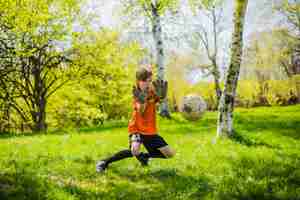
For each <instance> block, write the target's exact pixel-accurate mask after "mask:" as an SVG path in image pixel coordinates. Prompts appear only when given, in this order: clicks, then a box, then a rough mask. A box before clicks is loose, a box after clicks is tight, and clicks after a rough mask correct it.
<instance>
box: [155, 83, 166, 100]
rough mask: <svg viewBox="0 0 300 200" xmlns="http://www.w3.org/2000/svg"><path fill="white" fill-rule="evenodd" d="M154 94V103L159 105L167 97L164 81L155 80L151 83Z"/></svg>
mask: <svg viewBox="0 0 300 200" xmlns="http://www.w3.org/2000/svg"><path fill="white" fill-rule="evenodd" d="M153 86H154V92H155V95H156V98H155V102H156V103H158V102H159V103H160V102H162V101H163V99H165V98H166V96H167V91H168V82H167V81H164V80H155V81H153Z"/></svg>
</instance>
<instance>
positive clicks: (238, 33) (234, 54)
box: [217, 0, 248, 137]
mask: <svg viewBox="0 0 300 200" xmlns="http://www.w3.org/2000/svg"><path fill="white" fill-rule="evenodd" d="M247 4H248V0H235V13H234V30H233V34H232V41H231V46H232V49H231V60H230V65H229V68H228V71H227V74H226V77H225V87H224V91H223V92H222V96H221V99H220V103H219V108H218V110H219V115H218V127H217V137H220V136H232V135H233V133H234V130H233V110H234V99H235V95H236V88H237V85H238V78H239V72H240V65H241V58H242V51H243V30H244V29H243V27H244V19H245V15H246V10H247Z"/></svg>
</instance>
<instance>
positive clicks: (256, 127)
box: [235, 114, 300, 140]
mask: <svg viewBox="0 0 300 200" xmlns="http://www.w3.org/2000/svg"><path fill="white" fill-rule="evenodd" d="M278 118H279V119H278ZM235 124H236V125H238V126H239V128H240V129H243V130H245V131H248V132H253V133H256V132H259V131H262V130H268V131H272V132H273V133H274V134H279V135H282V136H287V137H291V138H293V139H297V140H299V139H300V118H297V117H295V118H288V119H285V118H284V116H283V117H279V116H276V115H275V116H273V115H269V116H268V115H267V114H266V115H265V116H260V115H258V116H247V115H241V114H239V115H236V117H235Z"/></svg>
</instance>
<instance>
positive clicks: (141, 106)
mask: <svg viewBox="0 0 300 200" xmlns="http://www.w3.org/2000/svg"><path fill="white" fill-rule="evenodd" d="M132 94H133V97H134V98H135V103H136V108H137V110H138V112H139V113H140V114H142V115H143V114H144V112H145V108H146V99H147V92H146V91H142V90H140V89H138V88H137V87H136V86H133V89H132Z"/></svg>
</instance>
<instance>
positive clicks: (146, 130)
mask: <svg viewBox="0 0 300 200" xmlns="http://www.w3.org/2000/svg"><path fill="white" fill-rule="evenodd" d="M157 102H159V97H158V96H156V95H155V94H154V91H153V90H150V91H149V96H148V98H147V100H146V102H145V104H146V107H145V111H144V114H143V115H142V114H141V113H140V112H139V111H138V106H139V102H138V101H137V100H136V99H135V98H134V99H133V112H132V116H131V119H130V121H129V124H128V132H129V134H133V133H136V132H138V133H140V134H143V135H155V134H156V133H157V128H156V103H157Z"/></svg>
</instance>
